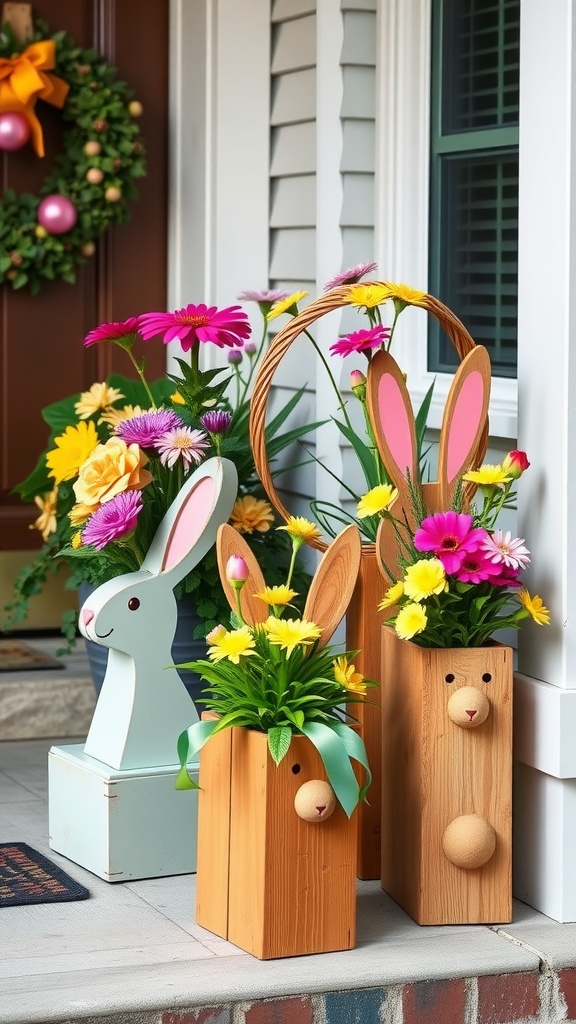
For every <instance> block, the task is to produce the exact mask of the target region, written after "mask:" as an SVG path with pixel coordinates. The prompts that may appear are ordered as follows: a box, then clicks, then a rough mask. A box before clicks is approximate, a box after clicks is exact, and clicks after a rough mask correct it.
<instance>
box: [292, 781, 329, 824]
mask: <svg viewBox="0 0 576 1024" xmlns="http://www.w3.org/2000/svg"><path fill="white" fill-rule="evenodd" d="M335 807H336V797H335V795H334V790H333V789H332V786H331V785H330V784H329V783H328V782H326V781H325V780H323V779H310V780H309V782H304V783H303V784H302V785H301V786H300V788H299V789H298V790H297V791H296V796H295V797H294V810H295V811H296V814H297V815H298V817H299V818H302V820H303V821H310V822H320V821H326V818H329V817H330V815H331V814H332V813H333V811H334V808H335Z"/></svg>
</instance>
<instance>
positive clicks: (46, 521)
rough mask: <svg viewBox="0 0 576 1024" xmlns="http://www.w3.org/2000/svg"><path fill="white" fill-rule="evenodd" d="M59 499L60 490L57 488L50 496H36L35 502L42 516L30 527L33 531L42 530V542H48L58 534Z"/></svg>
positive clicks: (50, 492) (49, 493)
mask: <svg viewBox="0 0 576 1024" xmlns="http://www.w3.org/2000/svg"><path fill="white" fill-rule="evenodd" d="M57 499H58V488H57V487H55V488H54V489H53V490H52V491H49V492H48V494H44V495H43V496H42V497H40V495H39V494H37V495H36V497H35V498H34V501H35V502H36V504H37V506H38V508H39V509H40V515H39V516H38V519H35V520H34V523H32V524H31V525H30V529H31V530H40V533H41V534H42V540H48V537H49V536H50V534H52V533H56V505H57Z"/></svg>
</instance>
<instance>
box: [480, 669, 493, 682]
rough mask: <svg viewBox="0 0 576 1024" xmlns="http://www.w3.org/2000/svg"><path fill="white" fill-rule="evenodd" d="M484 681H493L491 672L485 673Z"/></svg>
mask: <svg viewBox="0 0 576 1024" xmlns="http://www.w3.org/2000/svg"><path fill="white" fill-rule="evenodd" d="M482 682H483V683H491V682H492V676H491V675H490V673H489V672H485V673H484V675H483V676H482Z"/></svg>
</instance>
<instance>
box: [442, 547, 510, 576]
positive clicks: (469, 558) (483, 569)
mask: <svg viewBox="0 0 576 1024" xmlns="http://www.w3.org/2000/svg"><path fill="white" fill-rule="evenodd" d="M501 568H502V567H501V566H500V565H495V564H494V562H493V561H492V560H491V559H490V558H488V556H487V554H486V552H485V551H482V549H481V548H476V550H475V551H465V552H464V554H463V558H462V561H461V563H460V565H459V567H458V569H457V570H456V572H455V573H454V575H455V576H456V579H457V580H459V581H460V583H484V582H485V581H486V580H488V581H489V582H490V583H494V582H496V580H495V577H496V578H497V577H498V576H499V575H500V570H501Z"/></svg>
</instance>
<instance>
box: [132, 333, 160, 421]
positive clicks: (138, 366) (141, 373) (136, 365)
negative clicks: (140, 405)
mask: <svg viewBox="0 0 576 1024" xmlns="http://www.w3.org/2000/svg"><path fill="white" fill-rule="evenodd" d="M126 352H127V353H128V355H129V356H130V359H131V360H132V363H133V364H134V369H135V370H136V373H137V374H138V376H139V377H140V380H141V381H142V383H143V385H144V389H145V391H146V394H147V395H148V398H149V400H150V406H151V408H152V409H155V408H156V402H155V401H154V397H153V395H152V392H151V391H150V388H149V386H148V381H147V380H146V377H145V376H144V360H142V364H140V363H139V362H138V360H137V359H136V356H135V355H134V353H133V352H132V349H131V348H127V349H126Z"/></svg>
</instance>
